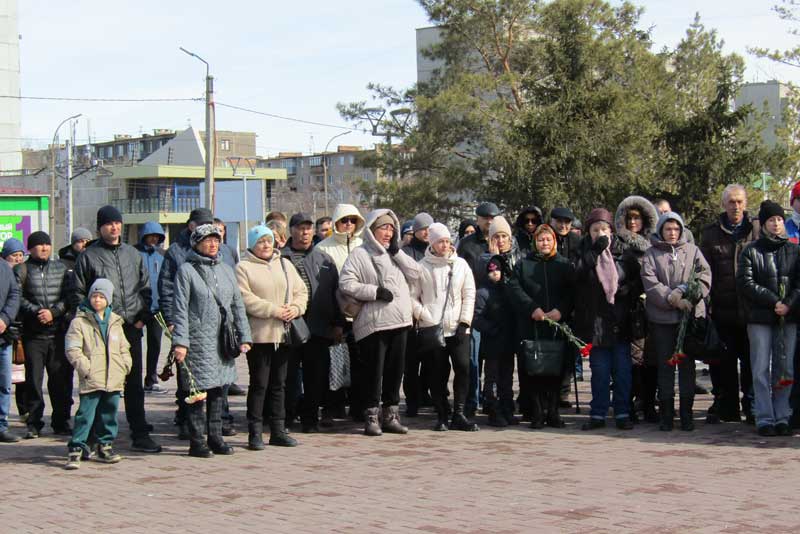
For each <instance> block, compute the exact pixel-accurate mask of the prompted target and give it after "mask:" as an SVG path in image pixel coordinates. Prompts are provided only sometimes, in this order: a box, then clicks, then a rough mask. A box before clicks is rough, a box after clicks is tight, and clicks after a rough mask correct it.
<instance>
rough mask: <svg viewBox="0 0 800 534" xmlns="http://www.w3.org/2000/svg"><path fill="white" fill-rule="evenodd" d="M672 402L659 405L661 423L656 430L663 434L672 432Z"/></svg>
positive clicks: (662, 402) (663, 402)
mask: <svg viewBox="0 0 800 534" xmlns="http://www.w3.org/2000/svg"><path fill="white" fill-rule="evenodd" d="M672 403H673V401H672V399H670V400H668V401H661V402H660V403H659V410H660V412H661V423H660V424H659V425H658V429H659V430H661V431H664V432H670V431H671V430H672V417H673V411H674V407H673V404H672Z"/></svg>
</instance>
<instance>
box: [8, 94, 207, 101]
mask: <svg viewBox="0 0 800 534" xmlns="http://www.w3.org/2000/svg"><path fill="white" fill-rule="evenodd" d="M0 98H11V99H15V100H54V101H60V102H202V101H203V100H205V99H204V98H77V97H76V98H72V97H63V96H20V95H0Z"/></svg>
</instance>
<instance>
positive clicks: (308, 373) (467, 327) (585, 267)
mask: <svg viewBox="0 0 800 534" xmlns="http://www.w3.org/2000/svg"><path fill="white" fill-rule="evenodd" d="M746 193H747V191H746V189H745V188H744V187H743V186H741V185H736V184H734V185H730V186H728V187H727V188H725V190H724V191H723V193H722V199H721V200H722V202H721V203H722V208H723V210H722V212H721V213H720V215H719V218H718V219H717V220H716V221H714V222H711V223H709V224H708V225H706V226H705V227H703V228H702V230H701V232H700V234H699V235H700V240H699V245H698V244H696V243H695V238H694V236H693V235H692V233H691V231H690V230H689V229H688V228H687V227H686V225H685V223H684V220H683V218H682V217H681V215H679V214H678V213H675V212H674V211H672V210H671V208H670V206H669V203H668V202H666V201H664V200H656V201H655V202H650V201H649V200H647V199H645V198H643V197H640V196H630V197H628V198H626V199H625V200H623V201H622V202H621V203H620V205H619V206H617V208H616V210H615V212H614V213H613V214H612V212H611V211H609V210H608V209H606V208H603V207H598V208H595V209H593V210H591V211H590V212H589V213H588V214H587V215H586V217H585V219H584V221H583V223H582V224H581V222H580V221H579V220H578V219H577V217H576V216H575V215H574V213H573V212H572V210H571V209H570V208H568V207H565V206H557V207H554V208H552V209H551V210H550V211H549V214H548V216H545V212H544V211H543V210H542V209H540V208H539V207H536V206H530V207H528V208H526V209H524V210H522V212H520V213H519V214H518V215H517V217H516V218H515V219H513V220H514V223H513V226H512V225H511V224H510V223H509V220H511V218H506V217H505V216H504V214H503V213H502V211H501V210H500V209H499V208H498V206H496V205H495V204H493V203H490V202H486V203H482V204H480V205H478V206H477V209H476V211H475V215H476V218H475V219H474V220H473V219H467V220H464V221H461V222H460V224H459V225H458V231H457V233H456V234H455V235H453V234H451V231H450V229H449V228H448V226H447V225H446V224H444V223H448V222H452V221H443V222H436V221H434V219H433V218H432V217H431V216H430V215H429V214H427V213H419V214H417V215H415V216H414V218H413V219H411V220H408V221H406V222H404V223H401V221H400V220H399V219H398V217H397V215H396V214H395V213H394V212H393V211H392V210H391V209H385V208H382V209H376V210H374V211H372V212H370V213H369V214H367V215H366V217H365V216H363V215H362V214H361V213H360V212H359V210H358V209H357V208H356V207H355V206H352V205H349V204H340V205H338V206H336V208H335V211H334V213H333V214H332V216H331V217H323V218H321V219H317V220H313V219H312V218H311V217H310V216H308V215H307V214H304V213H296V214H293V215H291V217H288V218H287V216H286V215H284V214H282V213H280V212H272V213H270V214H269V215H268V216H267V218H266V220H265V221H264V223H263V224H258V225H256V226H254V227H252V228H250V229H248V231H247V234H246V236H247V243H246V250H245V251H244V252H243V255H242V257H241V259H240V258H239V254H238V253H237V252H236V251H235V250H233V248H231V247H229V246H228V245H227V244H226V243H225V230H224V228H225V226H224V223H223V222H222V221H220V220H219V219H215V218H214V216H213V214H212V213H211V211H209V210H208V209H205V208H198V209H195V210H194V211H192V212H191V214H190V217H189V220H188V222H187V227H186V229H185V230H184V231H183V232H181V233H180V234H179V235H178V236H177V237H176V238H175V239H174V240H173V243H172V244H171V245H170V246H169V248H168V249H167V250H164V249H163V243H164V240H165V233H164V230H163V228H162V227H161V226H160V225H159V224H158V223H156V222H150V223H147V224H145V225H144V226H143V227H142V229H141V231H140V232H139V233H140V235H141V238H140V241H139V243H138V244H136V246H131V245H128V244H126V243H125V242H124V240H123V238H122V236H123V231H122V230H123V227H122V215H121V214H120V212H119V211H118V210H117V209H115V208H114V207H112V206H104V207H102V208H100V209H99V210H98V212H97V236H96V238H95V236H94V235H93V234H92V232H89V231H88V230H86V229H83V228H78V229H76V230H75V232H73V234H72V239H71V243H70V245H68V246H66V247H64V248H62V249H61V250H60V251H58V258H56V257H55V256H54V254H53V250H52V243H51V239H50V236H49V235H47V234H46V233H45V232H34V233H32V234H30V236H29V237H28V239H27V244H26V245H27V246H23V243H21V242H20V241H19V240H17V239H13V238H11V239H8V240H6V241H5V243H4V245H3V249H2V257H3V259H4V260H5V261H3V262H0V333H2V337H0V350H2V358H0V442H4V443H13V442H16V441H19V439H20V437H19V436H16V435H15V434H14V433H13V432H12V431H11V430H9V426H8V415H9V411H10V405H11V387H12V384H11V382H12V380H11V369H12V360H13V361H22V360H24V369H25V377H24V381H19V383H17V384H16V393H15V395H16V404H17V408H18V411H19V414H20V418H21V420H23V421H24V422H25V425H26V433H25V435H24V438H26V439H35V438H37V437H39V435H40V434H41V432H42V430H43V428H44V415H45V398H44V394H43V381H44V374H45V372H46V373H47V391H48V393H49V402H50V408H51V418H50V425H51V427H52V431H53V433H54V434H57V435H63V436H69V437H70V440H69V443H68V462H67V464H66V467H67V468H69V469H76V468H78V467H79V466H80V462H81V460H87V459H90V458H94V459H96V460H99V461H104V462H109V463H113V462H117V461H119V460H120V459H121V457H120V455H119V454H117V453H116V452H115V451H114V449H113V447H112V445H113V442H114V440H115V438H116V436H117V433H118V428H117V409H118V405H119V401H120V397H121V396H123V395H124V404H125V416H126V419H127V422H128V426H129V429H130V436H131V440H132V442H131V448H132V449H133V450H136V451H141V452H146V453H158V452H160V451H161V445H160V444H159V443H157V442H156V441H155V440H154V439H153V438H152V437H151V432H152V431H153V426H152V425H151V424H150V423H148V421H147V417H146V406H145V405H146V403H145V398H146V394H148V393H151V394H163V393H164V392H165V391H166V390H165V389H164V387H163V386H162V385H160V384H159V371H158V368H159V365H158V364H159V355H160V353H161V342H162V339H164V336H166V339H168V340H169V342H170V343H171V350H170V355H169V358H168V362H167V365H166V366H165V367H164V371H162V373H161V375H162V376H161V378H162V379H167V378H169V376H170V375H171V374H172V369H175V376H176V381H177V388H176V393H175V396H176V405H177V408H176V414H175V420H174V422H175V424H176V426H177V427H178V437H179V438H180V439H183V440H188V442H189V454H190V455H191V456H195V457H200V458H208V457H211V456H214V455H228V454H233V452H234V449H233V447H231V446H230V445H229V444H228V443H226V441H225V437H227V436H231V435H234V434H236V430H235V427H234V416H233V414H231V410H230V408H229V404H228V396H229V395H232V394H235V393H236V390H237V389H241V388H239V386H237V384H236V382H237V373H236V358H237V357H238V356H240V355H244V357H245V358H246V360H247V365H248V369H249V387H248V388H247V393H246V394H247V411H246V420H247V431H248V439H247V447H248V448H249V449H250V450H254V451H258V450H263V449H264V448H265V442H264V439H263V434H264V432H266V431H268V432H269V440H268V444H269V445H276V446H287V447H291V446H296V445H298V442H297V439H296V438H295V437H293V436H292V435H291V433H292V432H291V430H292V429H297V427H296V426H295V425H296V424H297V423H298V422H299V430H300V431H301V432H302V433H314V432H319V431H320V430H321V429H322V428H330V427H332V426H334V425H335V424H336V423H335V420H336V419H342V418H345V417H350V418H352V419H354V420H356V421H359V422H363V424H364V434H366V435H367V436H379V435H381V434H382V433H384V432H388V433H396V434H405V433H407V432H408V428H407V427H406V426H404V425H403V424H402V418H403V417H406V418H413V417H417V416H418V414H419V410H420V408H421V407H425V406H431V407H433V409H434V411H435V414H436V423H435V425H434V426H433V430H434V431H448V430H457V431H468V432H474V431H477V430H478V425H477V424H476V423H475V422H474V418H475V415H476V413H477V412H478V410H482V412H483V413H484V414H486V415H487V416H488V424H489V425H491V426H493V427H496V428H498V429H500V428H504V427H507V426H509V425H518V424H519V423H520V421H527V422H529V424H530V427H531V428H533V429H540V428H543V427H544V426H550V427H554V428H560V427H563V426H564V425H565V423H564V421H563V420H562V418H561V416H560V414H559V410H560V409H562V408H564V407H565V406H569V400H568V394H569V392H570V387H571V384H572V381H573V380H574V381H575V387H576V390H577V381H578V380H582V379H583V368H584V362H583V358H584V357H588V360H589V366H590V369H591V392H592V397H591V403H590V406H591V409H590V415H589V418H588V419H587V420H586V421H585V422H583V424H582V426H581V428H582V430H586V431H592V430H595V429H599V428H602V427H605V426H606V424H607V417H608V415H609V410H610V409H612V408H613V410H612V411H611V413H612V414H613V422H614V425H615V426H616V427H617V428H618V429H621V430H630V429H632V428H634V425H635V424H636V423H639V422H641V421H646V422H649V423H655V424H658V426H659V429H660V430H662V431H670V430H672V429H673V425H674V419H675V413H674V412H675V374H676V369H677V375H678V387H677V391H678V421H679V426H680V429H681V430H684V431H692V430H693V429H694V427H695V413H694V409H693V404H694V398H695V394H696V390H697V388H698V387H699V386H698V385H697V384H696V375H695V368H696V361H697V360H702V361H704V362H705V363H707V364H708V367H709V371H710V377H711V382H712V386H713V390H712V394H713V397H714V400H713V403H712V405H711V407H710V408H709V409H708V412H707V414H705V422H706V423H707V424H719V423H721V422H742V416H744V418H745V419H744V421H745V422H746V423H750V424H754V425H755V427H756V431H757V432H758V434H759V435H761V436H786V435H791V434H792V429H793V428H794V427H796V426H800V425H798V424H797V423H798V422H800V418H798V417H797V416H793V409H794V413H797V414H798V415H800V407H798V406H797V404H798V401H800V390H798V388H797V387H796V386H795V385H794V361H795V349H796V346H797V343H796V341H797V326H796V325H797V319H798V315H799V314H798V312H799V311H800V310H798V307H800V263H799V262H798V253H800V249H799V248H798V244H797V243H798V238H800V183H799V184H798V185H796V186H795V187H794V189H793V190H792V195H791V207H792V210H791V216H790V217H789V220H788V222H787V221H786V215H785V212H784V209H783V208H782V207H781V206H780V205H778V204H776V203H775V202H772V201H769V200H765V201H764V202H762V203H761V205H760V207H759V210H758V213H757V216H753V215H751V213H750V212H748V211H747V195H746ZM26 251H27V258H26ZM144 332H146V336H145V341H146V347H147V349H146V355H145V354H144V353H143V350H142V340H143V333H144ZM515 373H516V378H517V382H518V385H519V389H518V394H517V396H516V397H515V396H514V387H513V386H514V378H515ZM74 375H77V377H78V387H79V398H80V404H79V406H78V409H77V411H76V412H75V416H74V420H72V402H73V382H74ZM451 375H452V402H451V400H450V397H451V391H450V384H451V381H450V379H451ZM401 388H402V389H403V393H404V397H405V406H404V411H403V412H402V413H401ZM348 408H349V411H348ZM71 421H72V422H71ZM265 423H266V424H265Z"/></svg>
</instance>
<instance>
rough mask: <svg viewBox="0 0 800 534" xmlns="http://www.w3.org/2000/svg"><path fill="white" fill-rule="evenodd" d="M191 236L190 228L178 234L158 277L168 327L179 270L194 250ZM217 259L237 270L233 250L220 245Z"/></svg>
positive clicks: (162, 307) (160, 297)
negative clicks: (232, 254)
mask: <svg viewBox="0 0 800 534" xmlns="http://www.w3.org/2000/svg"><path fill="white" fill-rule="evenodd" d="M191 236H192V233H191V232H190V231H189V229H188V228H186V229H184V230H183V231H182V232H181V233H180V234H178V237H177V239H175V242H174V243H172V244H171V245H170V246H169V248H168V249H167V253H166V254H164V263H162V265H161V272H160V274H159V275H158V297H159V298H158V306H159V308H160V309H161V315H162V316H163V317H164V320H165V321H166V323H167V324H168V325H171V324H173V320H172V313H173V311H172V310H173V306H174V302H175V279H176V277H177V276H178V269H180V267H181V265H183V263H184V262H185V261H186V256H187V255H188V254H189V252H190V251H191V250H192V246H191V243H190V238H191ZM217 257H218V258H220V261H222V262H223V263H225V264H226V265H228V266H229V267H230V268H231V269H235V268H236V262H235V261H234V258H233V257H232V256H231V249H230V247H228V246H227V245H225V246H221V245H220V247H219V253H218V255H217Z"/></svg>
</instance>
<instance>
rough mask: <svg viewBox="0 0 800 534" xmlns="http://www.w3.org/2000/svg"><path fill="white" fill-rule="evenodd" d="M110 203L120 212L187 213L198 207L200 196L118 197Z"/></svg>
mask: <svg viewBox="0 0 800 534" xmlns="http://www.w3.org/2000/svg"><path fill="white" fill-rule="evenodd" d="M111 204H112V205H113V206H114V207H115V208H117V209H118V210H119V211H120V212H121V213H131V214H132V213H189V212H190V211H192V210H193V209H195V208H199V207H200V197H199V196H197V197H181V198H166V199H165V198H158V197H153V198H120V199H117V200H112V201H111Z"/></svg>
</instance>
